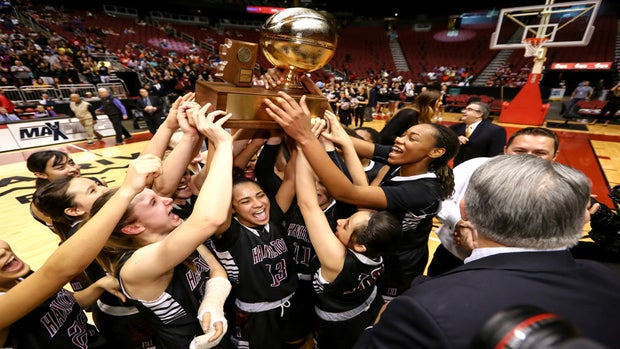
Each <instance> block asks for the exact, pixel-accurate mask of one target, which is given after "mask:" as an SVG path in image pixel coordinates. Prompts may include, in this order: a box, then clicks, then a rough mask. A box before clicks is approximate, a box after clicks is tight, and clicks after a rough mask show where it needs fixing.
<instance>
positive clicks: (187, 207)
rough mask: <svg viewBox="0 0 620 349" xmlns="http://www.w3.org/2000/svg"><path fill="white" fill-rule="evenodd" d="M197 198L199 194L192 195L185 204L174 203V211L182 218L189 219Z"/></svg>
mask: <svg viewBox="0 0 620 349" xmlns="http://www.w3.org/2000/svg"><path fill="white" fill-rule="evenodd" d="M196 199H198V196H197V195H192V196H191V197H190V198H189V199H187V200H185V203H184V204H183V205H178V204H172V213H174V214H175V215H177V216H179V218H181V219H184V220H185V219H187V218H188V217H189V216H190V215H191V214H192V211H193V210H194V205H195V204H196Z"/></svg>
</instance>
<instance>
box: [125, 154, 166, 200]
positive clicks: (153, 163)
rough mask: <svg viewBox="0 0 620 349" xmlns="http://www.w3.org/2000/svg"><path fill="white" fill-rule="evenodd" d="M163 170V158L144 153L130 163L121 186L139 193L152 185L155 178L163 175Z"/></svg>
mask: <svg viewBox="0 0 620 349" xmlns="http://www.w3.org/2000/svg"><path fill="white" fill-rule="evenodd" d="M161 172H162V170H161V159H160V158H159V157H157V156H155V155H152V154H146V155H142V156H140V157H138V158H137V159H135V160H133V161H132V162H130V163H129V167H128V168H127V174H126V175H125V180H124V181H123V184H122V185H121V188H125V189H126V190H129V191H130V192H131V193H133V194H137V193H139V192H141V191H142V190H143V189H144V188H145V187H147V186H150V185H151V183H152V182H153V179H154V178H156V177H158V176H159V175H161Z"/></svg>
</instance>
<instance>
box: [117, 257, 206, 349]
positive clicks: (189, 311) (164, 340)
mask: <svg viewBox="0 0 620 349" xmlns="http://www.w3.org/2000/svg"><path fill="white" fill-rule="evenodd" d="M130 256H131V253H128V254H126V255H124V256H123V258H122V260H121V262H120V264H119V268H118V270H119V271H120V270H121V268H122V266H123V265H124V264H125V262H126V261H127V259H129V257H130ZM190 259H191V262H192V264H193V267H194V268H193V270H192V269H190V268H188V267H187V266H186V265H185V264H184V263H181V264H179V265H177V266H176V267H175V268H174V274H173V276H172V279H171V280H170V284H169V285H168V287H167V288H166V290H165V291H164V292H163V293H162V294H161V296H159V298H157V299H155V300H139V299H134V298H131V296H130V295H129V294H127V292H126V291H125V290H124V289H123V287H122V286H123V283H122V280H121V278H120V275H117V277H118V278H119V281H121V289H122V290H123V293H124V294H125V296H127V298H128V299H130V300H131V302H133V303H134V304H135V306H136V308H138V310H139V311H140V313H141V314H142V315H143V317H144V318H145V319H146V320H147V321H148V322H149V323H150V324H151V326H152V327H153V328H154V329H155V331H156V333H157V335H156V338H155V345H156V347H157V349H173V348H174V349H187V348H189V344H190V343H191V341H192V339H194V337H195V336H199V335H202V334H204V332H203V331H202V328H201V327H200V322H199V321H198V319H197V318H196V316H197V314H198V307H199V306H200V302H201V301H202V298H203V297H204V294H205V285H206V282H207V280H208V279H209V273H210V269H209V265H208V264H207V262H206V261H205V260H204V259H203V258H202V257H201V256H200V255H199V254H198V252H196V251H195V252H194V253H193V254H192V255H191V257H190Z"/></svg>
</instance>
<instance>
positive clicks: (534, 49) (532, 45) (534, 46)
mask: <svg viewBox="0 0 620 349" xmlns="http://www.w3.org/2000/svg"><path fill="white" fill-rule="evenodd" d="M545 41H547V40H546V39H545V38H530V39H525V40H523V44H524V45H525V54H523V56H524V57H535V56H537V55H538V50H539V49H540V48H541V47H542V45H543V44H544V43H545Z"/></svg>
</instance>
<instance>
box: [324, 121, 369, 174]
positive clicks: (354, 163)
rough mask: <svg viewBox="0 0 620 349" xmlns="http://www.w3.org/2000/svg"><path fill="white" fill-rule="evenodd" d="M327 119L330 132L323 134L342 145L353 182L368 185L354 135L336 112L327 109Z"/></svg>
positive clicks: (343, 154)
mask: <svg viewBox="0 0 620 349" xmlns="http://www.w3.org/2000/svg"><path fill="white" fill-rule="evenodd" d="M325 119H326V120H327V124H328V125H329V127H328V130H329V132H323V133H322V136H323V137H325V138H327V139H329V140H330V141H332V142H334V143H336V144H339V145H340V149H341V150H342V156H343V157H344V162H345V164H346V166H347V170H348V172H349V174H350V176H351V180H352V182H353V184H356V185H362V186H364V185H368V177H367V176H366V172H364V166H362V162H361V161H360V157H359V156H358V155H357V152H356V151H355V147H354V145H353V137H351V136H349V135H348V134H347V133H346V131H345V130H344V129H343V128H342V125H341V124H340V122H339V121H338V118H337V117H336V114H334V113H332V112H330V111H327V112H325Z"/></svg>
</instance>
